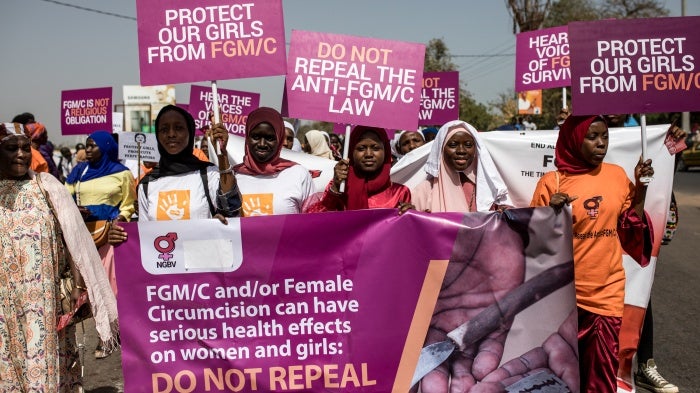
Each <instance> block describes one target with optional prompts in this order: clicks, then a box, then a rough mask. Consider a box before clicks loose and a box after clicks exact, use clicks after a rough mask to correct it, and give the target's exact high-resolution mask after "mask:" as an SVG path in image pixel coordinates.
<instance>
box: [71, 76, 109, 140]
mask: <svg viewBox="0 0 700 393" xmlns="http://www.w3.org/2000/svg"><path fill="white" fill-rule="evenodd" d="M97 130H104V131H109V132H112V88H111V87H98V88H94V89H80V90H63V91H62V92H61V135H86V134H90V133H92V132H93V131H97Z"/></svg>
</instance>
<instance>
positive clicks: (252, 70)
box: [136, 0, 286, 86]
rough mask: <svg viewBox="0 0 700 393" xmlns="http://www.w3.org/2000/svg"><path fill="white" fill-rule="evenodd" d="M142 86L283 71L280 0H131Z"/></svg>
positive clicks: (251, 75) (283, 52) (283, 46)
mask: <svg viewBox="0 0 700 393" xmlns="http://www.w3.org/2000/svg"><path fill="white" fill-rule="evenodd" d="M136 16H137V24H138V40H139V70H140V73H141V84H142V85H146V86H148V85H156V84H164V83H183V82H196V81H202V80H216V79H235V78H251V77H260V76H271V75H283V74H284V72H285V65H286V64H285V53H286V51H285V41H284V21H283V17H282V1H281V0H264V1H262V0H257V1H256V0H251V1H248V2H245V3H241V2H235V3H231V2H230V1H225V0H216V1H204V0H197V1H191V0H171V1H150V0H137V1H136Z"/></svg>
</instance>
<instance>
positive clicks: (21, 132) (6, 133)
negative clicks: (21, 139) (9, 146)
mask: <svg viewBox="0 0 700 393" xmlns="http://www.w3.org/2000/svg"><path fill="white" fill-rule="evenodd" d="M12 136H26V137H27V138H29V139H31V138H30V136H29V135H28V133H27V129H26V128H24V126H23V125H22V124H20V123H0V144H1V143H3V142H5V141H6V140H8V139H10V137H12Z"/></svg>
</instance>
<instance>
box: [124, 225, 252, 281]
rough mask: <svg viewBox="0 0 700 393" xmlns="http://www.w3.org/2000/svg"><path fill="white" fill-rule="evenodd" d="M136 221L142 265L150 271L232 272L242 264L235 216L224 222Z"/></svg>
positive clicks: (152, 272) (165, 272)
mask: <svg viewBox="0 0 700 393" xmlns="http://www.w3.org/2000/svg"><path fill="white" fill-rule="evenodd" d="M195 222H196V223H197V224H196V225H194V223H195ZM157 223H160V224H158V225H157ZM138 225H139V228H140V229H139V233H140V235H139V238H140V242H139V243H140V248H141V265H142V266H143V269H144V270H145V271H146V272H148V273H149V274H152V275H163V274H168V275H169V274H183V273H206V272H233V271H236V270H238V269H239V268H241V266H243V243H242V239H241V222H240V219H238V218H228V224H227V225H222V224H221V223H220V222H219V220H211V219H209V220H197V219H194V220H184V219H183V220H172V221H146V222H142V223H139V224H138Z"/></svg>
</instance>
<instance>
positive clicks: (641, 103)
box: [569, 16, 700, 115]
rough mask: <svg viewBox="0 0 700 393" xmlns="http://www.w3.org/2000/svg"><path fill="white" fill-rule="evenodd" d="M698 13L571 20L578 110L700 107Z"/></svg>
mask: <svg viewBox="0 0 700 393" xmlns="http://www.w3.org/2000/svg"><path fill="white" fill-rule="evenodd" d="M698 23H700V17H698V16H692V17H682V18H679V17H676V18H652V19H620V20H601V21H594V22H574V23H571V24H569V41H570V43H571V75H572V83H571V90H572V92H571V93H572V95H571V101H572V110H573V113H574V114H577V115H578V114H600V113H650V112H682V111H691V110H696V109H698V99H697V98H698V95H699V94H700V35H698V34H697V31H696V29H695V26H697V25H698Z"/></svg>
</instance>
